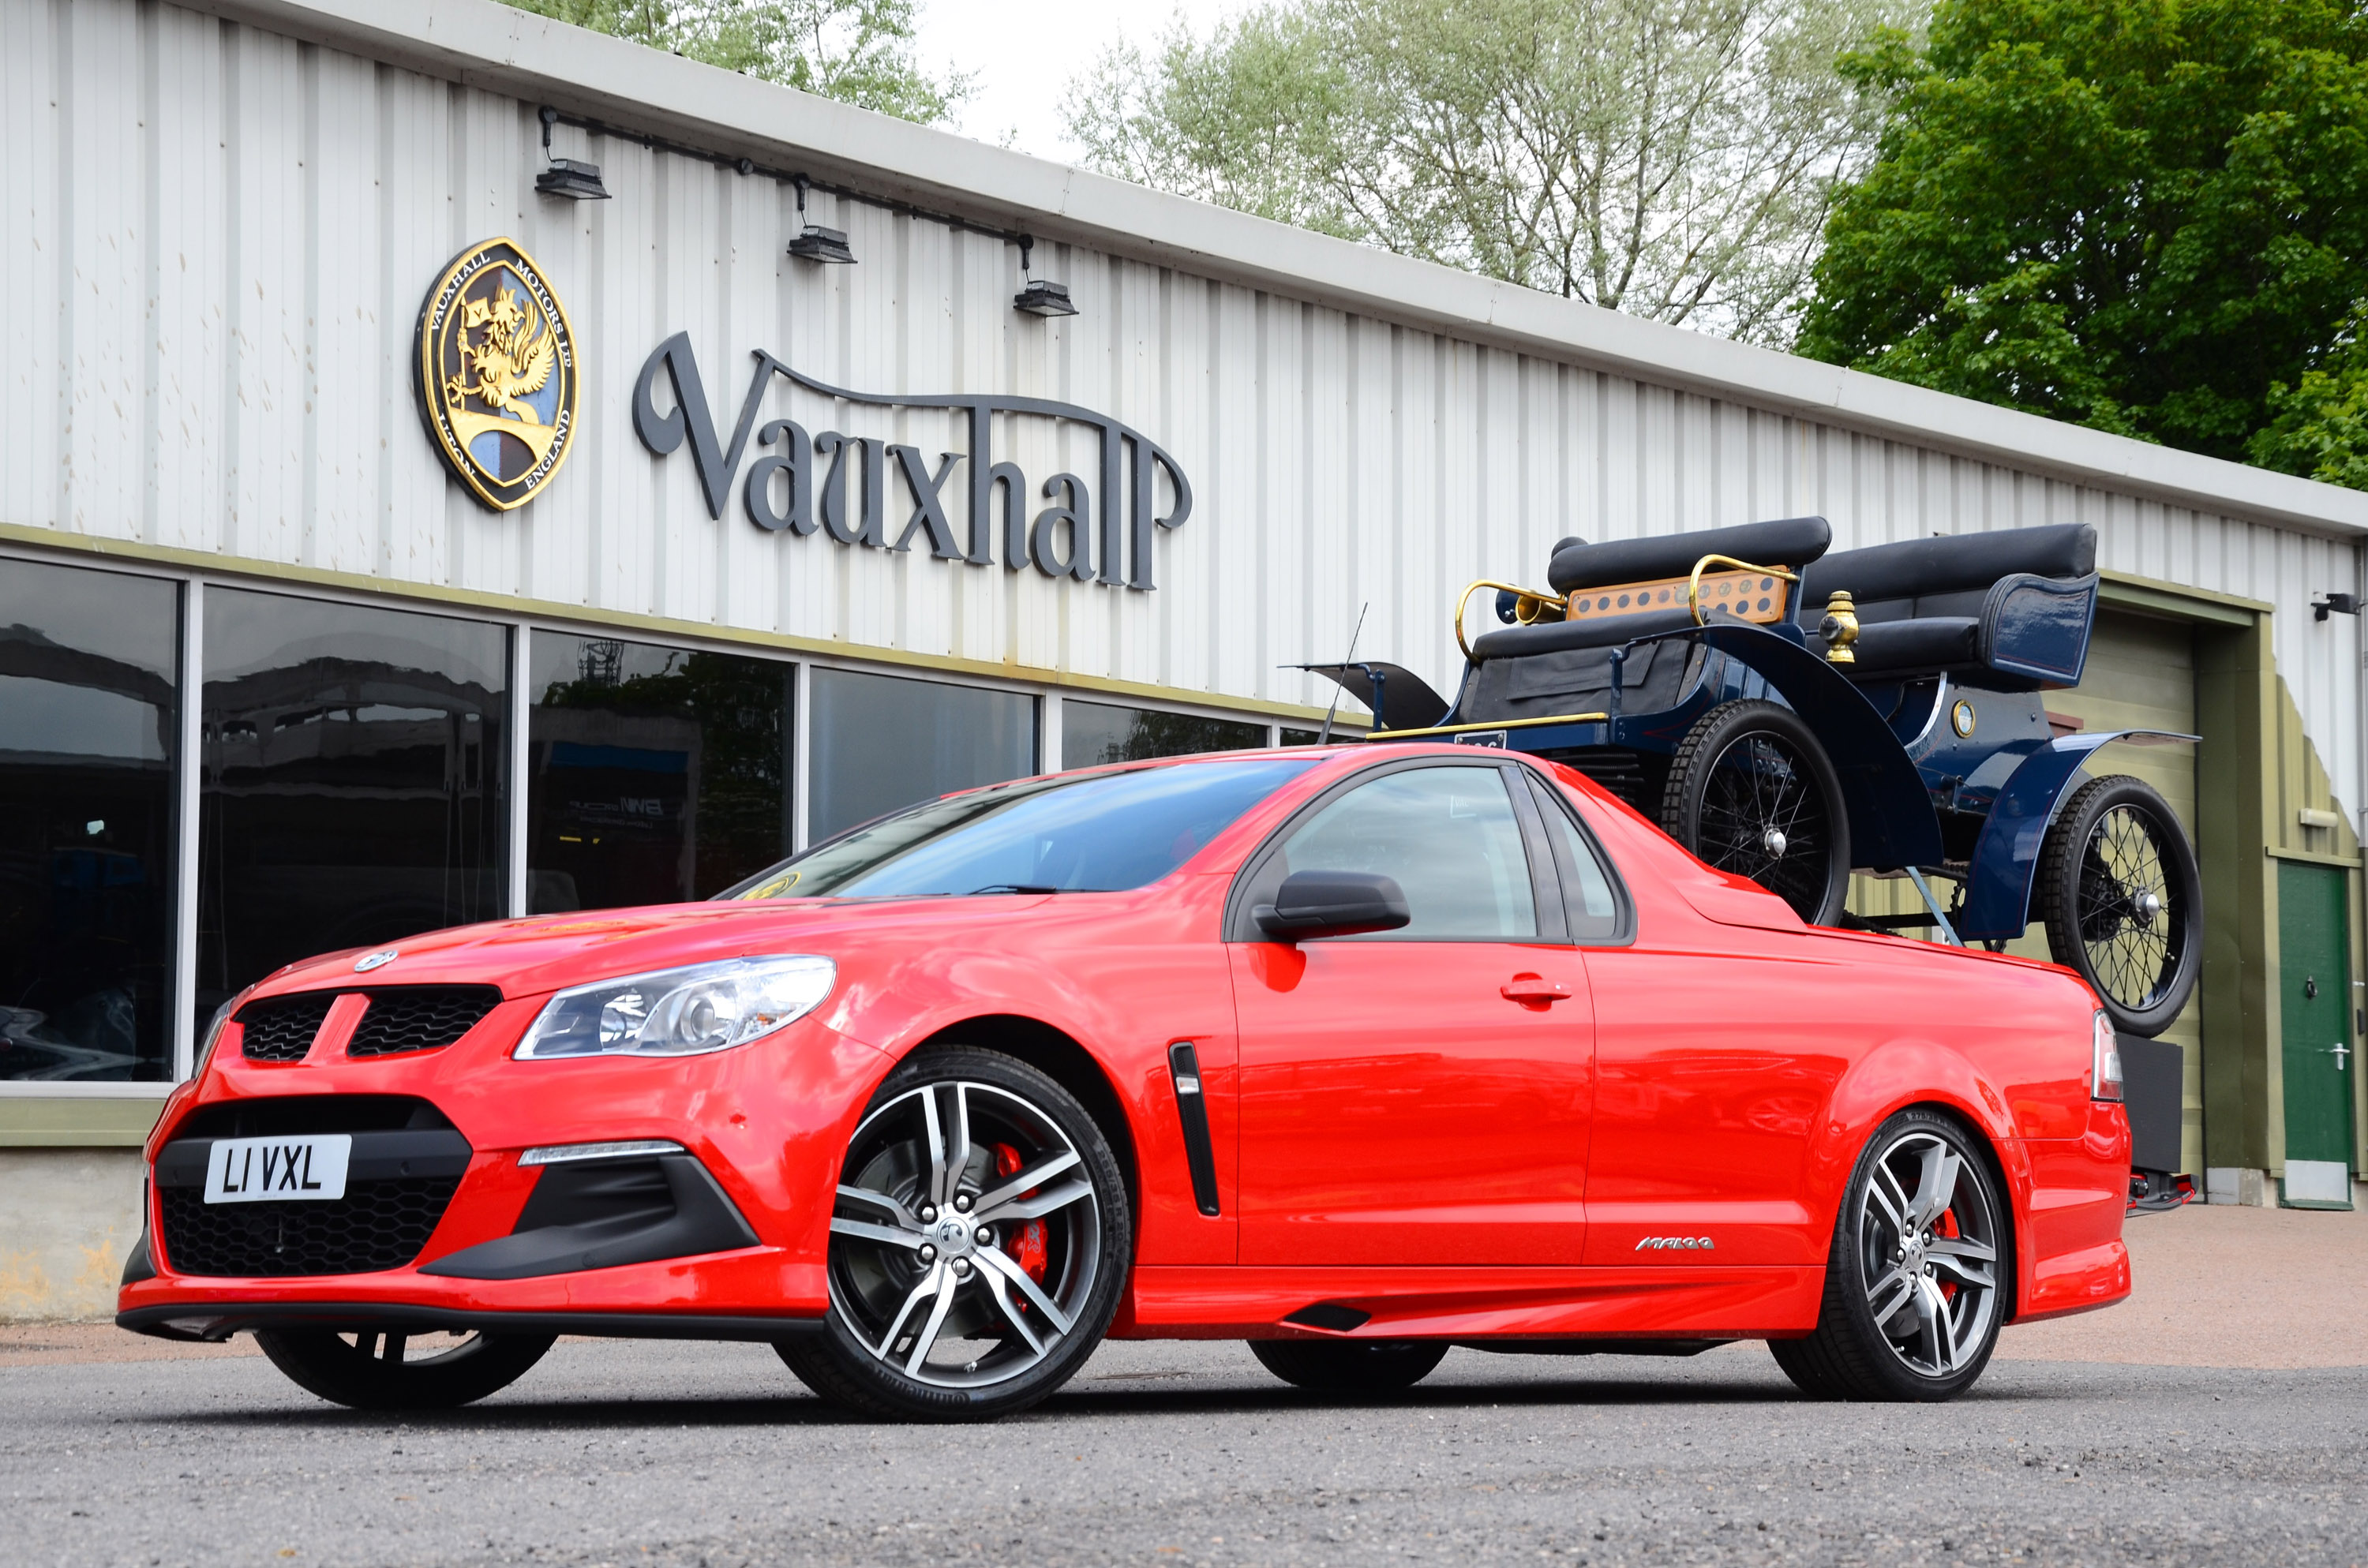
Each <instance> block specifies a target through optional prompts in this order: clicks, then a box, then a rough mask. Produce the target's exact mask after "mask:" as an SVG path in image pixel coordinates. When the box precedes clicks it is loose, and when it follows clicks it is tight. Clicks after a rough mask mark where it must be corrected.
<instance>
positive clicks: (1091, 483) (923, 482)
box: [633, 332, 1192, 592]
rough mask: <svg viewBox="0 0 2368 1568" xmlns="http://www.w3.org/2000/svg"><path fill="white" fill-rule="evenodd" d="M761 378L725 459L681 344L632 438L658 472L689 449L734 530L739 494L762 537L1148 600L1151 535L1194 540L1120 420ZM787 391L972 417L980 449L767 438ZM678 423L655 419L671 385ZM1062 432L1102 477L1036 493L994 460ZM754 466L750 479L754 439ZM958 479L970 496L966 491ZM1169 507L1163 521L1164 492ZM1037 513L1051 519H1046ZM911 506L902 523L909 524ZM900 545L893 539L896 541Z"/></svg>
mask: <svg viewBox="0 0 2368 1568" xmlns="http://www.w3.org/2000/svg"><path fill="white" fill-rule="evenodd" d="M755 358H756V360H757V369H756V371H755V373H754V375H752V376H751V377H750V379H749V382H748V391H747V393H746V396H744V397H743V398H742V399H741V403H740V415H739V418H738V419H737V420H736V421H735V422H734V425H733V426H732V433H731V439H730V442H729V444H726V442H725V441H724V439H723V436H722V434H721V432H719V431H718V430H717V428H716V425H715V419H714V416H713V415H712V413H710V411H709V404H708V401H707V388H706V386H705V384H704V383H703V382H702V381H700V374H699V362H698V360H697V359H696V358H693V357H692V354H691V349H690V337H689V334H687V333H679V332H678V333H677V334H675V335H673V336H672V337H669V338H667V339H666V341H665V342H664V343H661V344H659V345H658V347H657V351H656V352H655V353H654V354H652V355H651V356H650V357H649V359H648V361H647V362H646V363H645V364H643V366H642V373H641V376H640V378H639V379H638V380H637V381H635V382H634V384H633V431H634V433H635V434H636V435H638V436H639V437H641V438H642V444H643V446H645V447H647V448H648V449H650V450H651V451H653V452H655V453H656V454H657V455H658V456H660V457H666V456H668V455H670V454H672V453H674V452H676V451H677V450H679V449H681V448H682V447H683V446H684V445H685V443H688V444H689V447H690V460H691V464H692V467H693V468H694V469H696V471H697V472H698V476H699V485H700V494H701V496H702V497H703V498H704V499H705V501H706V503H707V511H708V515H709V516H710V517H714V518H716V519H717V520H719V521H720V520H722V518H723V510H724V508H725V507H726V506H729V505H730V504H731V502H732V499H733V493H734V489H735V487H736V489H737V490H738V493H739V499H740V505H741V507H742V509H743V510H744V511H745V512H746V514H747V517H748V520H749V521H750V522H752V523H754V524H756V525H757V527H758V528H766V529H769V530H774V531H780V530H782V529H786V530H788V531H789V532H791V533H793V534H800V535H804V534H811V533H813V532H814V531H815V530H816V529H820V530H821V531H822V532H824V533H826V534H828V535H829V536H830V537H831V539H832V540H836V541H837V543H839V544H842V545H850V546H856V547H860V548H868V549H873V550H905V551H909V550H911V549H912V548H913V547H914V546H915V545H916V544H926V545H928V549H929V553H930V554H931V555H933V556H935V557H936V558H938V559H939V560H940V561H961V562H967V563H969V564H970V565H973V566H990V565H993V564H994V563H995V562H996V560H997V559H998V558H999V559H1000V560H1001V561H1002V562H1003V564H1004V567H1005V568H1006V569H1007V570H1008V571H1013V572H1017V571H1019V570H1021V569H1022V568H1025V567H1029V566H1033V567H1034V568H1035V569H1036V570H1037V571H1039V572H1041V573H1042V574H1044V575H1045V576H1047V577H1069V578H1074V579H1075V580H1076V581H1078V582H1080V583H1099V584H1103V585H1108V586H1113V587H1115V586H1118V585H1125V586H1126V587H1129V588H1135V589H1140V590H1143V591H1144V592H1149V591H1150V589H1151V587H1152V540H1153V539H1154V537H1155V534H1154V530H1155V529H1157V528H1180V527H1181V526H1183V523H1184V520H1185V519H1186V518H1187V517H1190V516H1191V513H1192V487H1191V485H1190V483H1189V482H1187V481H1186V479H1185V477H1184V471H1183V470H1182V469H1181V468H1179V467H1178V465H1177V462H1176V460H1175V458H1174V457H1173V456H1171V455H1169V453H1167V451H1166V450H1165V449H1162V448H1161V447H1160V446H1159V444H1158V443H1157V442H1156V441H1154V440H1152V439H1151V437H1148V436H1146V435H1144V433H1143V432H1142V431H1140V430H1137V429H1135V428H1134V427H1133V426H1131V425H1127V424H1125V423H1123V422H1121V421H1120V420H1117V419H1113V418H1111V417H1110V415H1106V414H1097V413H1095V412H1094V411H1093V410H1091V409H1088V408H1082V407H1080V406H1078V405H1077V404H1076V403H1054V402H1052V401H1050V400H1048V399H1045V398H1039V397H1007V396H1003V395H1000V394H996V393H991V392H977V393H971V392H951V393H946V394H943V395H915V396H902V397H888V396H877V395H874V394H872V393H870V392H849V391H848V390H847V389H846V388H844V387H835V386H831V385H829V384H828V383H827V382H824V381H816V380H814V378H813V377H811V376H808V375H804V374H803V373H801V372H800V371H798V370H795V369H791V367H790V366H789V365H788V364H786V363H785V362H783V361H782V360H780V359H778V358H774V357H773V356H772V355H770V354H768V353H766V352H765V351H764V350H762V349H758V350H757V352H756V355H755ZM776 376H780V377H782V378H784V379H786V380H788V381H791V382H793V383H795V384H796V385H798V386H801V387H803V388H805V389H806V390H807V391H809V392H815V393H818V394H820V395H821V396H824V397H827V398H836V399H838V400H840V401H842V402H845V403H860V404H867V405H870V406H873V407H879V408H942V409H948V410H952V411H954V412H956V413H957V414H958V415H961V416H962V420H961V423H962V427H963V430H964V432H965V434H964V437H963V438H964V439H965V440H966V443H967V446H968V449H967V450H965V451H960V452H939V453H938V454H937V456H936V460H935V461H934V462H932V460H931V459H930V458H929V457H928V455H927V454H925V453H923V452H922V450H921V449H919V448H918V447H912V446H902V445H895V444H891V443H887V442H883V441H882V440H880V439H879V438H877V437H870V436H850V435H847V434H844V433H842V432H840V431H837V430H824V431H819V432H815V433H812V434H810V433H808V431H807V430H806V428H805V427H804V426H802V425H800V424H798V423H797V422H796V421H795V420H793V419H770V420H767V421H765V422H764V423H763V424H762V425H759V424H758V422H757V410H758V409H759V408H760V407H762V406H763V404H764V401H765V395H766V393H767V392H769V391H770V390H771V389H772V384H773V378H774V377H776ZM661 380H663V381H665V382H666V390H667V392H670V393H671V401H672V403H673V407H672V408H670V409H667V410H666V411H664V412H661V411H660V410H659V407H658V399H659V382H660V381H661ZM998 414H1000V415H1030V416H1032V417H1038V418H1043V419H1054V420H1066V421H1068V422H1070V423H1071V424H1074V425H1082V426H1090V427H1091V428H1092V429H1094V430H1096V431H1098V432H1099V443H1098V456H1099V461H1098V462H1097V464H1096V465H1095V470H1094V472H1093V474H1092V476H1091V477H1090V479H1089V478H1087V477H1086V476H1081V475H1078V474H1075V473H1055V474H1053V475H1052V476H1050V477H1049V478H1047V479H1045V480H1044V481H1043V482H1042V483H1041V484H1038V485H1035V486H1034V487H1033V488H1032V489H1031V488H1030V481H1029V478H1028V476H1027V475H1026V474H1024V473H1022V472H1020V470H1019V464H1017V463H1016V462H1012V461H1009V460H1005V461H1001V462H998V461H996V459H995V453H994V447H993V435H994V429H995V416H996V415H998ZM752 436H753V437H754V438H755V443H756V447H757V453H758V455H757V457H756V458H755V460H753V461H749V462H747V463H746V470H745V472H744V471H743V460H744V459H745V458H746V457H747V454H748V447H749V442H750V437H752ZM957 469H960V470H961V471H962V476H961V478H960V480H959V481H957V480H956V479H955V477H954V475H955V471H956V470H957ZM1163 473H1164V474H1166V475H1167V488H1168V491H1169V493H1170V494H1171V496H1172V503H1171V505H1170V506H1169V509H1168V510H1167V512H1166V513H1164V514H1163V513H1161V512H1159V511H1158V510H1157V506H1158V492H1159V483H1158V481H1159V476H1160V475H1161V474H1163ZM899 491H901V492H902V493H903V495H904V496H906V497H909V498H910V500H911V502H912V510H911V512H910V513H909V514H908V515H906V516H905V517H904V518H903V519H902V521H901V522H897V521H894V519H893V517H892V514H891V512H890V510H889V502H890V498H891V496H892V495H893V494H896V493H897V492H899ZM1039 501H1044V502H1049V503H1050V505H1048V506H1043V507H1042V509H1041V510H1034V511H1033V512H1032V515H1031V508H1034V507H1035V506H1036V503H1037V502H1039ZM902 509H903V508H902V505H901V501H900V503H899V506H898V510H899V511H901V510H902ZM892 530H893V531H892Z"/></svg>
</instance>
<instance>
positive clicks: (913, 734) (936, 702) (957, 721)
mask: <svg viewBox="0 0 2368 1568" xmlns="http://www.w3.org/2000/svg"><path fill="white" fill-rule="evenodd" d="M812 744H813V746H814V756H813V758H812V760H811V761H810V763H809V764H808V768H809V775H808V776H809V778H810V780H811V782H812V785H813V789H814V801H813V804H812V805H811V806H810V807H809V808H808V809H807V812H806V832H807V835H808V836H809V837H810V838H811V839H812V841H813V842H814V843H820V842H821V841H822V840H824V839H825V838H827V837H829V836H830V835H833V834H837V833H842V832H844V831H846V830H847V829H848V828H850V827H853V826H855V825H856V824H858V823H865V822H870V821H871V819H872V818H873V817H876V816H882V815H884V814H886V813H887V812H893V811H894V810H896V809H897V808H898V807H900V806H909V805H911V804H912V803H913V802H914V801H926V800H928V799H929V798H930V797H931V796H933V795H943V794H947V793H950V792H951V791H952V790H969V789H974V788H976V787H977V786H979V785H981V784H999V783H1001V782H1002V781H1003V780H1005V779H1007V778H1025V777H1026V776H1028V775H1029V774H1030V773H1033V772H1035V771H1036V699H1034V698H1032V697H1030V696H1027V695H1025V694H1024V693H1020V692H1015V691H990V690H987V689H985V688H984V687H974V686H945V685H940V684H939V683H938V682H936V681H927V680H906V679H904V678H902V677H900V676H870V675H859V674H857V673H855V672H854V671H851V670H816V671H814V733H813V738H812Z"/></svg>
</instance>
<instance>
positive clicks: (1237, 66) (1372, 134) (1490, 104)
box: [1066, 0, 1890, 339]
mask: <svg viewBox="0 0 2368 1568" xmlns="http://www.w3.org/2000/svg"><path fill="white" fill-rule="evenodd" d="M1889 3H1890V0H1269V4H1267V5H1266V6H1263V7H1261V8H1258V9H1255V10H1252V11H1250V12H1248V13H1247V14H1246V15H1244V16H1243V17H1240V18H1239V19H1238V20H1236V21H1234V22H1231V23H1227V24H1222V25H1220V26H1219V27H1218V28H1216V29H1215V30H1214V31H1213V32H1212V34H1211V35H1210V36H1209V37H1207V38H1206V39H1201V38H1197V37H1195V36H1193V35H1191V34H1190V33H1189V32H1186V31H1182V30H1178V31H1177V32H1175V33H1172V34H1171V35H1170V36H1169V38H1168V39H1167V42H1166V43H1165V45H1164V46H1163V47H1161V48H1160V49H1159V50H1157V51H1156V52H1154V53H1152V54H1148V55H1146V54H1144V53H1143V52H1142V51H1136V50H1133V49H1132V48H1128V47H1123V46H1122V47H1121V48H1120V49H1118V50H1116V51H1112V52H1111V53H1110V54H1108V55H1106V56H1104V57H1103V59H1102V60H1101V62H1099V65H1098V66H1097V68H1096V69H1095V70H1094V71H1093V72H1092V73H1091V74H1088V75H1087V77H1086V78H1084V79H1083V80H1082V81H1081V82H1080V83H1079V84H1078V85H1077V86H1076V88H1075V89H1074V90H1073V92H1072V95H1071V97H1070V99H1069V101H1068V104H1067V106H1066V110H1067V118H1068V123H1069V130H1070V134H1071V135H1072V137H1073V138H1075V140H1076V142H1078V144H1079V145H1080V146H1081V147H1082V148H1083V149H1084V151H1085V153H1086V155H1087V162H1088V163H1090V164H1091V165H1093V166H1095V167H1097V168H1099V169H1102V170H1104V171H1106V172H1109V173H1112V174H1117V175H1120V176H1124V177H1126V178H1130V179H1134V180H1139V181H1141V182H1143V183H1144V184H1147V185H1153V186H1157V187H1161V188H1164V189H1168V190H1174V191H1178V192H1181V193H1182V194H1185V195H1188V196H1193V197H1198V198H1200V199H1203V200H1209V201H1216V202H1221V203H1223V204H1224V205H1226V206H1230V207H1236V208H1240V209H1242V210H1245V211H1249V212H1255V213H1257V214H1258V215H1260V216H1262V217H1267V218H1273V219H1277V220H1279V221H1281V222H1291V223H1297V224H1300V225H1303V226H1304V227H1309V228H1315V229H1319V230H1322V231H1324V232H1326V233H1333V234H1338V235H1341V236H1344V237H1348V238H1352V239H1358V240H1362V241H1366V242H1369V243H1371V244H1378V245H1383V246H1386V247H1388V248H1389V249H1392V250H1395V251H1399V252H1401V253H1404V254H1406V255H1410V256H1422V257H1424V258H1426V259H1429V260H1433V261H1440V262H1444V263H1447V264H1449V265H1452V266H1456V267H1465V268H1468V269H1470V270H1473V271H1475V272H1481V273H1485V274H1486V275H1488V276H1490V277H1495V278H1505V279H1507V280H1508V281H1511V282H1515V283H1520V284H1523V285H1526V286H1528V287H1531V288H1534V289H1543V290H1549V291H1552V292H1554V293H1558V294H1563V295H1565V296H1568V297H1571V298H1575V299H1581V300H1586V301H1589V302H1591V303H1595V304H1599V305H1605V306H1609V307H1611V308H1614V309H1618V310H1623V311H1628V312H1633V313H1635V314H1639V315H1645V316H1650V317H1653V318H1655V319H1657V320H1661V321H1668V322H1677V323H1684V324H1691V325H1697V326H1702V327H1705V328H1708V329H1710V330H1713V331H1720V332H1725V333H1729V334H1732V335H1740V336H1745V337H1756V338H1763V339H1772V338H1777V337H1782V336H1785V335H1789V331H1790V326H1789V322H1788V321H1787V319H1786V315H1785V312H1786V311H1787V309H1788V307H1789V306H1790V305H1791V304H1792V303H1793V301H1796V300H1797V299H1798V298H1799V296H1800V294H1801V292H1802V291H1803V289H1804V285H1805V277H1806V267H1807V264H1808V261H1809V258H1810V256H1811V254H1812V251H1813V248H1814V246H1815V244H1816V239H1817V235H1818V233H1819V231H1820V229H1821V227H1822V225H1823V222H1824V218H1825V214H1826V211H1827V203H1828V199H1829V193H1830V191H1831V189H1832V187H1833V186H1834V183H1835V182H1836V180H1837V179H1838V177H1839V176H1843V175H1846V174H1849V173H1852V172H1854V171H1855V170H1856V168H1857V167H1858V166H1859V165H1861V163H1862V162H1863V160H1864V158H1865V156H1866V155H1867V154H1868V153H1871V151H1872V148H1873V139H1874V135H1875V132H1876V130H1877V127H1878V126H1879V124H1880V120H1881V111H1882V108H1883V107H1884V104H1883V102H1882V100H1881V99H1880V97H1876V96H1872V95H1871V94H1870V92H1869V90H1868V87H1867V85H1866V84H1865V83H1864V82H1863V81H1859V82H1853V81H1850V80H1846V79H1845V78H1844V77H1843V76H1842V75H1840V74H1839V73H1838V72H1837V70H1836V69H1835V64H1834V62H1835V60H1836V58H1837V57H1838V56H1839V55H1840V54H1841V53H1842V52H1843V51H1845V50H1846V49H1847V48H1849V47H1850V46H1851V45H1852V44H1854V43H1858V42H1861V41H1863V40H1865V39H1866V38H1867V37H1868V36H1869V35H1870V33H1871V32H1872V30H1873V26H1874V24H1875V23H1876V21H1877V20H1879V19H1880V17H1882V16H1883V15H1884V14H1885V12H1884V9H1883V7H1884V6H1885V5H1886V4H1889Z"/></svg>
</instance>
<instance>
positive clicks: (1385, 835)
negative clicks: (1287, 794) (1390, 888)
mask: <svg viewBox="0 0 2368 1568" xmlns="http://www.w3.org/2000/svg"><path fill="white" fill-rule="evenodd" d="M1276 860H1277V861H1279V862H1280V864H1279V865H1275V864H1269V867H1268V868H1267V870H1266V872H1265V873H1264V876H1263V877H1262V878H1261V880H1262V881H1264V880H1271V881H1273V882H1275V883H1276V884H1278V885H1280V883H1281V881H1282V879H1283V878H1284V877H1286V876H1289V875H1290V874H1291V873H1292V872H1293V871H1311V870H1314V871H1377V872H1380V873H1381V874H1382V875H1383V876H1386V877H1391V878H1395V880H1396V881H1397V884H1398V886H1399V887H1400V888H1402V889H1404V890H1405V891H1406V907H1407V909H1408V910H1409V912H1411V913H1412V915H1414V922H1413V924H1412V925H1410V926H1406V928H1405V929H1404V930H1400V931H1394V932H1391V933H1390V934H1389V937H1390V938H1395V939H1396V940H1400V941H1500V942H1511V941H1535V940H1536V939H1537V934H1538V915H1537V903H1536V896H1535V893H1534V892H1533V890H1532V888H1531V881H1530V867H1529V858H1528V855H1527V854H1526V852H1525V851H1524V849H1523V847H1522V845H1521V828H1520V822H1519V821H1518V820H1517V819H1516V818H1515V817H1514V815H1513V801H1512V798H1511V797H1510V796H1509V795H1508V794H1507V793H1506V792H1505V781H1504V777H1503V775H1502V774H1500V773H1498V772H1497V769H1496V768H1494V767H1417V768H1408V769H1406V771H1404V772H1399V773H1390V774H1384V775H1383V777H1381V778H1376V779H1374V780H1373V781H1372V783H1370V784H1360V785H1359V786H1358V787H1357V788H1355V789H1354V790H1349V792H1348V793H1347V794H1345V795H1342V796H1341V797H1340V798H1339V799H1338V800H1336V801H1333V802H1332V803H1331V804H1329V805H1327V806H1325V807H1324V808H1323V809H1321V810H1320V811H1318V812H1316V813H1315V815H1314V816H1313V817H1311V818H1309V819H1308V820H1307V821H1306V822H1304V823H1302V824H1300V825H1299V826H1298V827H1297V828H1296V829H1294V830H1293V831H1292V834H1291V835H1290V836H1289V837H1288V838H1286V839H1284V840H1283V842H1282V845H1281V850H1280V853H1279V854H1278V855H1277V857H1276ZM1384 939H1387V938H1384Z"/></svg>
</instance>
